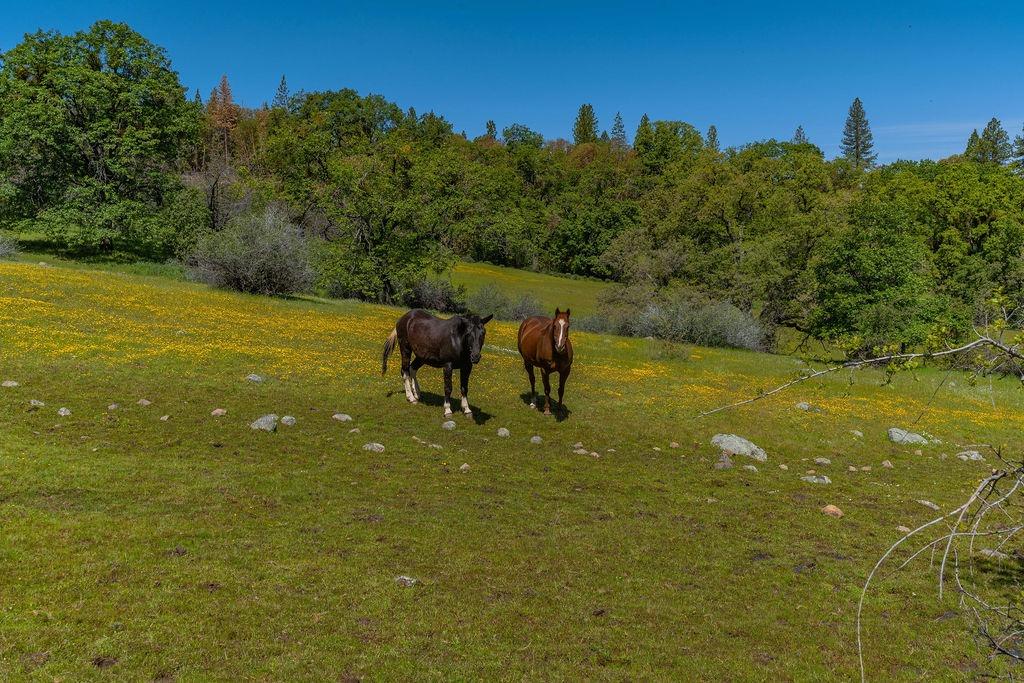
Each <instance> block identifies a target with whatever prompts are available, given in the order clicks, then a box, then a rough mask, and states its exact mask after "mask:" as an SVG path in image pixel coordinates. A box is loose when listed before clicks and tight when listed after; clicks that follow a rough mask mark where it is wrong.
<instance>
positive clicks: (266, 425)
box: [249, 413, 278, 432]
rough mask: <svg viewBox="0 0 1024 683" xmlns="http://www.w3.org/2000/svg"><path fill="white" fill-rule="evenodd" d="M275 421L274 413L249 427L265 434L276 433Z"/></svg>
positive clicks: (276, 418)
mask: <svg viewBox="0 0 1024 683" xmlns="http://www.w3.org/2000/svg"><path fill="white" fill-rule="evenodd" d="M277 420H278V417H277V415H275V414H274V413H270V414H269V415H264V416H263V417H261V418H259V419H258V420H256V421H255V422H253V423H252V424H250V425H249V426H250V427H251V428H253V429H262V430H263V431H265V432H276V431H277Z"/></svg>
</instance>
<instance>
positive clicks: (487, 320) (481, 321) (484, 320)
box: [480, 313, 494, 325]
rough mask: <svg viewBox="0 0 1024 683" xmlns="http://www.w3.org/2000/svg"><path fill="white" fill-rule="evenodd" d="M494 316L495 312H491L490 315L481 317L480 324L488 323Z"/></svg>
mask: <svg viewBox="0 0 1024 683" xmlns="http://www.w3.org/2000/svg"><path fill="white" fill-rule="evenodd" d="M493 317H494V314H493V313H491V314H490V315H489V316H487V317H486V318H480V324H481V325H486V324H487V323H489V322H491V318H493Z"/></svg>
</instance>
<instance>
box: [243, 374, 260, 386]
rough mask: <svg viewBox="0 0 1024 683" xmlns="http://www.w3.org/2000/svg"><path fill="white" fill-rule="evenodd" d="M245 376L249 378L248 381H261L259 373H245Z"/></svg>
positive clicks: (257, 382)
mask: <svg viewBox="0 0 1024 683" xmlns="http://www.w3.org/2000/svg"><path fill="white" fill-rule="evenodd" d="M245 378H246V379H247V380H249V381H250V382H255V383H256V384H259V383H260V382H262V381H263V377H261V376H260V375H257V374H256V373H253V374H251V375H246V376H245Z"/></svg>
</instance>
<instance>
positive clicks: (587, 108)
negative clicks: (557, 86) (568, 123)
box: [572, 104, 597, 145]
mask: <svg viewBox="0 0 1024 683" xmlns="http://www.w3.org/2000/svg"><path fill="white" fill-rule="evenodd" d="M572 141H573V143H575V144H577V145H582V144H583V143H585V142H597V116H595V115H594V108H593V107H592V106H591V105H589V104H581V105H580V110H579V112H578V113H577V114H576V123H575V124H573V127H572Z"/></svg>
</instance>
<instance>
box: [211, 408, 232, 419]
mask: <svg viewBox="0 0 1024 683" xmlns="http://www.w3.org/2000/svg"><path fill="white" fill-rule="evenodd" d="M227 414H228V411H226V410H225V409H223V408H214V409H213V410H211V411H210V415H212V416H213V417H224V416H225V415H227Z"/></svg>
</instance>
